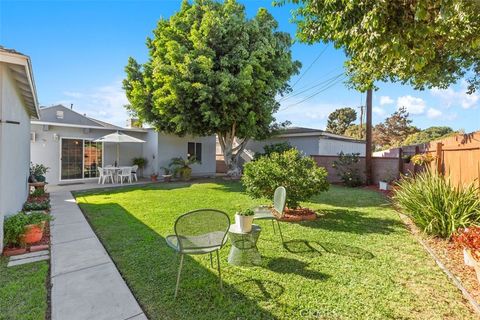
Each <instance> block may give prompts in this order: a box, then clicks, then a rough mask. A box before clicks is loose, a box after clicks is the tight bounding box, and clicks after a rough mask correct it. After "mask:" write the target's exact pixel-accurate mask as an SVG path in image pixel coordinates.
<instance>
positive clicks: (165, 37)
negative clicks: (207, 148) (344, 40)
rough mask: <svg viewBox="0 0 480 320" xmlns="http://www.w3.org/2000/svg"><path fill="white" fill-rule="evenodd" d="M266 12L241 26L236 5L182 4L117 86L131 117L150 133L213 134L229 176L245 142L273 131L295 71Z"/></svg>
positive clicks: (210, 0) (199, 0) (287, 43)
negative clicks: (143, 59)
mask: <svg viewBox="0 0 480 320" xmlns="http://www.w3.org/2000/svg"><path fill="white" fill-rule="evenodd" d="M277 28H278V24H277V22H276V21H275V19H274V18H273V17H272V16H271V15H270V14H269V13H268V12H267V10H265V9H260V10H259V11H258V12H257V14H256V15H255V16H254V17H253V18H251V19H248V18H247V17H246V13H245V8H244V6H243V5H241V4H239V3H237V1H235V0H226V1H225V2H224V3H220V2H217V1H214V0H196V1H193V4H190V3H189V2H188V1H186V0H185V1H183V2H182V5H181V8H180V11H178V12H177V13H175V14H174V15H172V16H171V17H170V18H169V19H160V21H159V22H158V25H157V28H156V29H155V30H154V31H153V34H154V37H153V39H150V38H149V39H147V47H148V49H149V59H148V61H147V62H146V63H144V64H139V63H137V62H136V61H135V60H134V59H133V58H130V59H129V61H128V65H127V67H126V73H127V78H126V79H125V80H124V82H123V85H124V88H125V90H126V93H127V97H128V99H129V101H130V103H131V109H132V110H133V111H134V112H135V113H136V114H137V115H138V116H139V118H140V119H141V120H142V121H143V122H146V123H150V124H151V125H153V126H154V127H155V128H156V129H157V130H159V131H163V132H167V133H172V134H176V135H179V136H184V135H195V136H204V135H212V134H217V135H218V139H219V142H220V145H221V148H222V152H223V155H224V159H225V163H226V165H227V167H228V173H229V174H230V175H238V174H240V169H239V166H238V159H239V156H240V154H241V153H242V151H243V150H244V148H245V145H246V144H247V142H248V141H249V139H251V138H255V139H262V138H265V137H267V136H268V135H269V133H271V130H272V128H274V127H275V119H274V117H273V114H274V113H275V112H276V111H277V110H278V108H279V103H278V102H277V101H276V100H275V97H276V96H277V95H281V94H283V93H285V92H287V91H289V90H290V87H289V85H288V83H287V82H288V80H289V79H290V77H291V76H292V75H293V74H295V73H297V72H298V70H299V68H300V63H299V62H297V61H293V60H292V55H291V50H290V47H291V45H292V39H291V37H290V35H289V34H288V33H284V32H279V31H277Z"/></svg>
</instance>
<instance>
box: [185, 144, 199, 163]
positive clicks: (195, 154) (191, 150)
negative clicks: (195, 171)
mask: <svg viewBox="0 0 480 320" xmlns="http://www.w3.org/2000/svg"><path fill="white" fill-rule="evenodd" d="M187 153H188V157H192V158H194V159H196V160H197V161H199V162H202V144H201V143H199V142H197V143H195V142H189V143H188V150H187Z"/></svg>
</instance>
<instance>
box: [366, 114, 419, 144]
mask: <svg viewBox="0 0 480 320" xmlns="http://www.w3.org/2000/svg"><path fill="white" fill-rule="evenodd" d="M411 123H412V120H411V119H410V118H409V114H408V112H407V109H405V108H404V107H402V108H400V109H398V110H397V111H395V112H394V113H393V114H392V115H391V116H390V117H388V118H386V119H385V121H384V122H381V123H379V124H377V125H376V126H375V128H374V129H373V141H374V143H375V146H376V149H386V148H391V147H397V146H401V145H402V144H403V141H404V140H405V139H406V138H407V137H408V136H409V135H411V134H413V133H415V132H418V131H419V129H418V128H417V127H414V126H412V125H411Z"/></svg>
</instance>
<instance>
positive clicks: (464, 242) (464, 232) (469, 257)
mask: <svg viewBox="0 0 480 320" xmlns="http://www.w3.org/2000/svg"><path fill="white" fill-rule="evenodd" d="M452 238H453V241H454V242H455V243H456V244H457V245H458V246H460V247H461V248H462V249H463V260H464V262H465V264H466V265H467V266H470V267H474V268H475V272H476V274H477V279H478V281H479V282H480V265H479V261H480V227H479V226H472V227H468V228H460V229H458V231H457V232H456V233H455V234H454V235H453V237H452Z"/></svg>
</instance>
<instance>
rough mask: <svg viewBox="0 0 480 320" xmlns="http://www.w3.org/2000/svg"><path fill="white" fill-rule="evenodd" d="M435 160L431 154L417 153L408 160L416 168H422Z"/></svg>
mask: <svg viewBox="0 0 480 320" xmlns="http://www.w3.org/2000/svg"><path fill="white" fill-rule="evenodd" d="M435 159H437V157H436V156H434V155H433V154H430V153H419V154H416V155H414V156H413V157H412V158H411V159H410V160H411V161H412V162H413V164H415V165H417V166H424V165H427V164H430V162H432V161H434V160H435Z"/></svg>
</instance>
